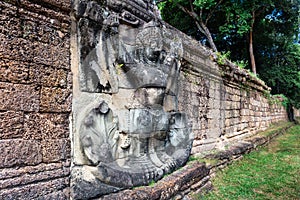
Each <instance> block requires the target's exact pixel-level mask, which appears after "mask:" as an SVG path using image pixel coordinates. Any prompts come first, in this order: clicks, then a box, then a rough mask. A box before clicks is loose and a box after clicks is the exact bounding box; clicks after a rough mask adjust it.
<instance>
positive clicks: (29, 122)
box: [23, 113, 69, 140]
mask: <svg viewBox="0 0 300 200" xmlns="http://www.w3.org/2000/svg"><path fill="white" fill-rule="evenodd" d="M24 118H25V119H24V136H23V138H24V139H28V140H33V139H34V140H44V139H61V138H68V136H69V119H68V118H69V115H68V114H56V113H55V114H54V113H28V114H25V117H24Z"/></svg>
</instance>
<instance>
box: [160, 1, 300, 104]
mask: <svg viewBox="0 0 300 200" xmlns="http://www.w3.org/2000/svg"><path fill="white" fill-rule="evenodd" d="M191 2H192V4H190V1H186V0H165V1H163V2H162V3H160V4H159V7H160V9H161V13H162V17H163V19H164V20H165V21H167V22H168V23H170V24H171V25H173V26H175V27H176V28H178V29H179V30H181V31H183V32H185V33H186V34H188V35H190V36H192V37H194V38H195V39H196V40H199V41H201V43H203V44H206V43H207V41H208V39H207V37H206V36H205V35H203V33H202V32H201V31H200V30H199V29H198V28H197V26H196V23H195V19H194V18H193V17H191V16H190V15H189V14H187V13H185V12H183V11H182V9H180V8H179V7H178V5H179V4H180V5H181V6H182V7H184V8H186V9H189V10H190V11H191V10H194V14H197V17H196V19H198V20H201V21H202V22H203V23H205V24H206V26H207V28H208V29H209V31H210V33H211V36H212V38H213V40H214V42H215V44H216V46H217V47H218V51H220V52H223V53H218V63H219V64H224V63H225V60H226V59H228V60H229V55H227V53H224V52H231V54H230V60H237V61H236V64H237V65H238V66H239V67H240V68H245V69H249V66H248V64H247V63H248V62H249V63H250V60H249V43H248V42H247V41H249V31H250V27H251V25H253V45H254V46H253V48H254V54H255V60H256V66H257V73H258V74H259V77H260V78H261V79H262V80H264V81H265V82H266V84H267V85H268V86H270V87H271V88H272V94H284V95H285V96H286V97H287V98H288V99H289V102H290V103H291V104H292V105H293V106H295V107H297V108H300V68H299V66H300V50H299V49H300V46H299V30H300V29H299V23H300V21H299V19H300V16H299V14H300V12H299V5H300V0H293V1H290V0H284V1H282V0H251V1H240V0H230V1H224V0H223V1H222V0H194V1H191ZM191 6H192V9H191ZM253 14H254V16H253ZM253 17H254V18H253ZM254 19H255V22H254ZM253 23H254V24H253ZM295 40H298V41H295ZM297 42H298V44H296V43H297ZM247 61H248V62H247ZM250 75H251V76H253V77H256V75H255V74H253V73H250Z"/></svg>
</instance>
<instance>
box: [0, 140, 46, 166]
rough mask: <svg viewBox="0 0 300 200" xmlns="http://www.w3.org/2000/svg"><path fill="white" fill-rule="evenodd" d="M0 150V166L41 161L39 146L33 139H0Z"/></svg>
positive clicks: (33, 163) (34, 163) (32, 163)
mask: <svg viewBox="0 0 300 200" xmlns="http://www.w3.org/2000/svg"><path fill="white" fill-rule="evenodd" d="M0 152H1V154H0V168H4V167H12V166H20V165H36V164H39V163H41V161H42V154H41V146H40V144H39V142H37V141H35V140H20V139H17V140H1V141H0Z"/></svg>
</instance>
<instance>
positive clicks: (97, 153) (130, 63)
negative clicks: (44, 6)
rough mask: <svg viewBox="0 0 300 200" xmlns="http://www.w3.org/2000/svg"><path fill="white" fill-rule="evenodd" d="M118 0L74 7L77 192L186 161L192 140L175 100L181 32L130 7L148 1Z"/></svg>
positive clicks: (152, 176)
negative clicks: (178, 35) (175, 32)
mask: <svg viewBox="0 0 300 200" xmlns="http://www.w3.org/2000/svg"><path fill="white" fill-rule="evenodd" d="M124 2H125V3H128V2H129V1H128V2H127V1H107V2H106V4H102V5H100V4H99V3H96V2H94V1H80V2H77V4H76V5H77V7H76V6H75V9H74V10H75V11H76V17H77V18H76V19H77V36H78V37H77V39H78V46H79V51H80V52H79V57H80V59H79V60H80V63H79V77H78V79H79V88H80V91H81V98H82V97H84V96H87V97H84V98H86V99H88V101H85V105H86V106H84V105H79V106H77V107H76V105H75V107H76V108H75V109H77V113H78V115H77V116H75V118H76V119H75V121H76V124H75V127H76V128H75V133H74V138H75V140H76V138H77V140H78V141H79V142H78V145H79V148H75V151H76V150H78V151H80V153H81V157H80V158H75V160H74V163H75V164H74V167H73V170H72V185H73V186H72V191H73V196H74V197H75V198H78V199H80V198H83V199H85V198H92V197H96V196H101V195H104V194H107V193H110V192H115V191H118V190H121V189H125V188H132V187H134V186H140V185H147V184H149V183H150V182H151V181H153V180H154V181H157V180H159V179H160V178H162V177H163V176H164V175H165V174H168V173H170V172H172V171H173V170H175V169H177V168H178V167H180V166H182V165H184V164H185V162H186V161H187V159H188V157H189V154H190V150H191V146H192V140H193V138H192V133H191V127H190V125H189V123H188V119H187V116H186V115H185V114H184V113H182V112H179V111H178V108H177V95H178V78H179V74H180V67H181V56H182V44H181V40H180V38H176V37H175V36H174V35H172V34H171V32H170V31H168V30H167V29H166V28H165V27H164V26H163V25H162V24H161V23H159V22H158V21H157V20H155V17H153V19H152V20H149V16H154V15H153V14H151V13H150V14H149V13H145V14H144V15H143V14H142V13H139V14H136V12H137V8H139V6H140V10H143V9H145V8H146V7H147V6H148V7H150V8H151V9H152V10H153V7H154V6H153V4H151V3H150V2H148V1H130V3H129V4H130V5H131V6H132V5H133V4H134V5H135V7H134V9H133V8H131V9H132V10H130V6H128V5H127V4H126V6H125V5H124ZM117 5H121V7H118V6H117ZM151 9H150V10H151ZM91 96H92V97H96V98H91ZM88 97H89V98H88ZM102 97H103V98H102ZM83 168H84V169H83ZM86 170H88V171H89V173H88V174H89V175H86ZM87 177H88V178H87Z"/></svg>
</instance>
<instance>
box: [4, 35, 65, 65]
mask: <svg viewBox="0 0 300 200" xmlns="http://www.w3.org/2000/svg"><path fill="white" fill-rule="evenodd" d="M66 42H68V41H66ZM69 55H70V53H69V50H68V49H67V48H65V47H62V46H60V45H57V46H53V45H49V44H44V43H41V42H36V41H34V42H32V41H28V40H25V39H22V38H11V37H10V36H6V35H3V34H0V57H1V58H6V59H14V60H22V61H28V62H32V61H33V62H35V63H39V64H44V65H48V66H57V67H59V68H67V69H68V68H69V64H70V61H69Z"/></svg>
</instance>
